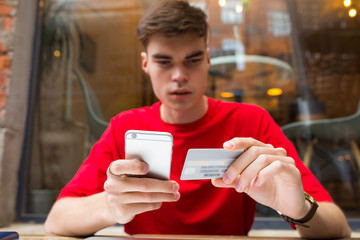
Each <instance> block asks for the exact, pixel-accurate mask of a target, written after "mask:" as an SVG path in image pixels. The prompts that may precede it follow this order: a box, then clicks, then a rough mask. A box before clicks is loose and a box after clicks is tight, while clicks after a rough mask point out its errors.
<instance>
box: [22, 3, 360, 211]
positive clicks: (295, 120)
mask: <svg viewBox="0 0 360 240" xmlns="http://www.w3.org/2000/svg"><path fill="white" fill-rule="evenodd" d="M150 2H151V1H150V0H131V1H129V0H102V1H98V0H77V1H64V0H48V1H40V6H41V11H40V14H41V18H42V26H41V36H39V38H40V41H41V52H40V54H39V56H37V58H38V59H39V70H38V72H39V77H38V80H37V87H36V102H35V105H34V109H32V111H31V112H32V119H33V125H32V126H31V132H32V134H31V141H30V142H31V144H30V145H29V146H28V147H29V149H30V154H29V156H28V160H27V161H28V168H27V174H28V175H27V182H26V187H25V188H26V189H25V193H24V194H25V196H26V198H25V202H24V203H23V205H24V206H23V208H24V209H23V210H22V211H23V212H24V214H35V215H39V214H40V215H41V214H46V213H47V212H48V211H49V208H50V206H51V205H52V203H53V202H54V200H55V199H56V196H57V194H58V192H59V190H60V189H61V188H62V187H63V186H64V185H65V184H66V183H67V182H68V181H69V180H70V179H71V178H72V176H73V175H74V173H75V172H76V170H77V169H78V167H79V166H80V164H81V163H82V161H83V160H84V159H85V157H86V156H87V154H88V153H89V150H90V148H91V146H92V145H93V144H94V143H95V141H96V140H97V139H98V138H99V137H100V135H101V133H102V132H103V131H104V129H105V127H106V126H107V124H108V123H109V121H110V119H111V117H113V116H115V115H116V114H118V113H119V112H122V111H125V110H128V109H131V108H137V107H141V106H145V105H151V104H152V103H154V102H156V101H157V100H156V98H155V96H154V94H153V92H152V89H151V84H150V81H149V79H148V77H147V76H146V75H145V74H144V73H143V72H142V69H141V62H140V52H141V51H142V47H141V45H140V43H139V42H138V40H137V38H136V32H135V28H136V25H137V22H138V21H139V19H140V17H141V15H142V13H143V10H144V9H145V8H146V7H148V5H149V3H150ZM190 2H191V3H192V4H194V5H196V6H198V7H200V8H201V9H203V10H204V11H206V13H207V16H208V20H209V23H210V26H211V29H210V33H209V36H210V40H209V46H210V49H211V51H210V55H211V63H212V66H211V69H210V71H209V78H208V89H207V95H208V96H210V97H213V98H216V99H222V100H224V101H233V102H243V103H253V104H257V105H260V106H261V107H263V108H265V109H266V110H267V111H269V113H270V114H271V115H272V117H273V118H274V119H275V121H276V122H277V123H278V124H279V125H280V126H281V127H282V128H283V130H284V133H285V134H286V135H287V136H288V137H289V138H290V140H291V141H292V142H293V143H294V145H295V147H296V148H297V150H298V153H299V155H300V157H301V158H302V159H303V161H304V163H305V164H306V165H307V166H308V167H309V168H310V169H311V171H313V173H314V174H315V175H316V176H317V177H318V178H319V180H320V181H321V182H322V183H323V184H324V186H325V188H326V189H327V190H328V191H329V192H330V194H331V196H332V197H333V199H334V201H335V202H336V203H338V204H339V205H340V206H341V208H342V209H343V210H344V211H345V213H346V215H347V216H348V217H355V218H358V217H359V216H360V207H359V206H360V171H359V168H360V151H359V146H360V127H359V126H360V105H359V101H360V100H359V98H360V67H359V66H360V64H359V61H360V59H359V56H360V55H359V51H360V50H359V49H360V48H359V47H358V43H359V42H360V39H359V38H360V34H359V33H360V31H359V28H360V26H359V16H354V17H351V16H349V11H350V9H351V8H352V7H356V6H349V7H346V6H344V5H343V2H342V1H341V0H331V1H329V0H317V1H312V0H295V1H287V0H272V1H267V0H226V1H225V0H219V1H215V0H214V1H212V0H211V1H210V0H202V1H201V0H198V1H195V0H193V1H190ZM273 214H274V212H273V211H270V210H268V209H266V208H262V207H261V206H259V209H258V216H271V215H273Z"/></svg>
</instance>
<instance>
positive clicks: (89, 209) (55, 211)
mask: <svg viewBox="0 0 360 240" xmlns="http://www.w3.org/2000/svg"><path fill="white" fill-rule="evenodd" d="M148 170H149V167H148V165H147V164H146V163H145V162H143V161H140V160H138V159H132V160H129V159H126V160H117V161H114V162H113V164H111V172H112V173H113V174H110V173H109V170H108V171H107V180H106V181H105V184H104V189H105V191H104V192H102V193H98V194H94V195H91V196H87V197H65V198H62V199H60V200H58V201H57V202H56V203H55V204H54V206H53V208H52V209H51V211H50V213H49V215H48V218H47V219H46V222H45V231H46V232H47V233H50V234H57V235H66V236H88V235H91V234H94V233H95V232H97V231H99V230H101V229H103V228H105V227H108V226H111V225H114V224H116V223H121V224H125V223H128V222H130V221H131V220H132V219H133V218H134V217H135V215H137V214H139V213H143V212H147V211H152V210H155V209H158V208H160V207H161V204H162V202H174V201H177V200H178V199H179V198H180V193H179V185H178V184H177V183H176V182H174V181H166V180H158V179H152V178H139V177H130V176H128V175H126V174H129V175H144V174H146V173H147V172H148ZM114 174H115V175H114Z"/></svg>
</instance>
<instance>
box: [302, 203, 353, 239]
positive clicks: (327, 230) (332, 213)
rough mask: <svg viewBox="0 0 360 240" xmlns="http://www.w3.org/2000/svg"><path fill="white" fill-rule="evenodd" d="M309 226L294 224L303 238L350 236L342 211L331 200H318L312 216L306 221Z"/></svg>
mask: <svg viewBox="0 0 360 240" xmlns="http://www.w3.org/2000/svg"><path fill="white" fill-rule="evenodd" d="M306 225H308V226H309V228H305V227H301V226H296V229H297V230H298V232H299V234H300V236H301V237H303V238H323V239H329V238H334V236H335V237H336V238H342V237H350V235H351V230H350V227H349V225H348V223H347V221H346V218H345V216H344V214H343V212H342V211H341V210H340V208H339V207H338V206H336V205H335V204H334V203H331V202H319V208H318V209H317V211H316V213H315V215H314V217H313V218H312V219H311V220H310V221H309V222H307V223H306Z"/></svg>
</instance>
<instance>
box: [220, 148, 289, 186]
mask: <svg viewBox="0 0 360 240" xmlns="http://www.w3.org/2000/svg"><path fill="white" fill-rule="evenodd" d="M261 155H274V156H279V157H282V156H286V151H285V150H284V149H283V148H273V147H272V146H271V147H270V146H268V145H263V146H252V147H250V148H249V149H248V150H247V151H245V152H244V153H242V154H241V155H240V156H239V157H238V158H237V159H236V160H235V161H234V162H233V163H232V164H231V165H230V166H229V168H228V169H227V170H226V172H225V174H224V177H223V178H224V181H225V182H226V183H228V184H230V183H232V182H233V181H234V180H235V179H236V178H237V176H238V175H239V174H240V175H241V174H242V172H243V171H244V170H245V169H246V168H247V167H248V166H249V165H251V164H253V162H254V161H255V160H256V159H258V158H259V157H260V156H261Z"/></svg>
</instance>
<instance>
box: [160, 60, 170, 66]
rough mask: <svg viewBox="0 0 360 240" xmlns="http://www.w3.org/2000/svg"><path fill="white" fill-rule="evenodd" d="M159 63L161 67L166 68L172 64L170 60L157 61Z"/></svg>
mask: <svg viewBox="0 0 360 240" xmlns="http://www.w3.org/2000/svg"><path fill="white" fill-rule="evenodd" d="M157 63H158V64H159V65H161V66H165V65H169V64H170V61H168V60H163V61H157Z"/></svg>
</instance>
